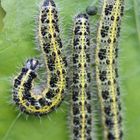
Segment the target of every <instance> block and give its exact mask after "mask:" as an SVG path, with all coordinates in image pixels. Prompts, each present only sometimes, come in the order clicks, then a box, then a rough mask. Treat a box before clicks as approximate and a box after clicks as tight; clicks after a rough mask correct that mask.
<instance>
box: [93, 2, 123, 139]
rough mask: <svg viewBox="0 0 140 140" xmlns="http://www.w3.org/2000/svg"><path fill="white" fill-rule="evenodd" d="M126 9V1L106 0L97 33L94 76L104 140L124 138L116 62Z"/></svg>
mask: <svg viewBox="0 0 140 140" xmlns="http://www.w3.org/2000/svg"><path fill="white" fill-rule="evenodd" d="M123 10H124V0H103V8H102V15H101V19H100V22H99V27H98V33H97V43H96V54H95V64H96V66H95V67H96V68H95V69H96V72H95V73H96V82H97V91H98V97H99V101H100V105H101V118H102V125H103V129H104V140H121V139H122V138H123V130H122V115H121V101H120V88H119V81H118V61H117V58H118V38H119V34H120V25H121V19H122V16H123Z"/></svg>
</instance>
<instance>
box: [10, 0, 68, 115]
mask: <svg viewBox="0 0 140 140" xmlns="http://www.w3.org/2000/svg"><path fill="white" fill-rule="evenodd" d="M38 42H39V46H40V49H41V52H42V54H43V58H44V63H45V67H46V73H47V74H46V75H45V76H46V79H47V84H46V85H45V84H44V85H43V86H42V85H40V88H39V89H38V87H34V85H33V81H34V79H35V78H36V77H37V73H36V72H37V69H38V68H39V66H40V65H39V61H38V60H36V59H29V60H28V61H27V62H26V64H25V66H24V68H23V69H22V71H21V73H20V74H19V75H18V76H17V77H16V78H15V80H14V88H13V100H14V102H15V103H16V104H17V105H18V106H19V108H20V110H21V111H22V112H25V113H28V114H35V115H44V114H47V113H49V112H51V111H52V110H54V109H55V108H56V107H58V106H59V105H60V103H61V102H62V100H63V97H64V89H65V86H66V68H65V66H66V61H65V60H64V58H63V57H62V51H61V49H62V42H61V39H60V35H59V27H58V12H57V9H56V6H55V3H54V1H53V0H44V1H43V3H42V5H41V8H40V14H39V18H38Z"/></svg>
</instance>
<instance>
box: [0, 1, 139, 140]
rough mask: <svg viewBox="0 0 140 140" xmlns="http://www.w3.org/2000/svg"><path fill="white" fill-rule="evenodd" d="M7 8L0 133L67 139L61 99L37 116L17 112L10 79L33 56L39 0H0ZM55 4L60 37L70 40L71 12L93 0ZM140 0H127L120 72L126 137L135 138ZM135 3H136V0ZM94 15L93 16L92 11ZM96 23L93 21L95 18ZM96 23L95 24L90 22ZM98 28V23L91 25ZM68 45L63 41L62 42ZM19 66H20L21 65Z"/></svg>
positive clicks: (1, 41) (7, 137) (0, 38)
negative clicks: (52, 109) (51, 109)
mask: <svg viewBox="0 0 140 140" xmlns="http://www.w3.org/2000/svg"><path fill="white" fill-rule="evenodd" d="M1 3H2V7H3V8H4V10H5V11H6V16H5V18H4V28H3V31H2V32H0V139H2V140H30V139H33V140H41V139H46V140H67V139H69V133H68V132H69V129H68V128H69V127H68V124H69V123H71V122H69V121H68V119H67V118H68V117H67V116H68V113H67V112H68V110H67V107H66V104H65V103H63V104H62V105H61V107H60V108H59V109H58V110H57V112H53V113H51V114H50V115H49V116H46V117H41V118H40V119H39V118H35V117H31V116H29V117H28V119H26V116H24V115H21V116H20V117H17V116H18V114H19V112H18V111H16V109H15V106H13V105H11V93H12V90H11V86H12V81H10V80H9V79H10V78H11V77H12V76H13V75H15V73H16V72H18V70H19V69H17V66H20V65H22V64H23V63H24V62H25V59H26V58H31V57H33V56H37V55H38V54H39V53H38V52H37V51H35V48H36V46H35V39H34V34H35V33H34V30H35V28H36V26H35V18H34V17H35V16H36V15H37V13H38V5H39V3H40V0H1ZM56 3H57V5H59V8H60V9H61V10H60V15H61V17H62V18H64V19H63V21H61V26H62V30H63V32H64V40H67V41H69V40H68V39H70V38H71V37H70V36H69V30H70V29H71V25H73V22H72V17H74V15H75V14H77V13H78V12H81V11H85V9H86V7H87V6H88V5H90V4H91V3H93V0H88V1H87V0H80V1H79V0H61V1H59V0H56ZM139 3H140V2H139V0H128V1H127V0H126V6H125V7H126V12H125V16H124V18H123V21H122V22H123V24H122V33H121V41H120V48H121V50H122V51H121V53H120V69H121V73H120V77H121V80H122V84H121V87H122V95H124V96H123V101H124V106H126V107H125V108H126V111H124V114H125V115H124V122H125V130H126V131H125V134H124V135H125V139H126V140H137V139H138V137H139V132H140V125H139V124H140V109H139V106H140V102H139V99H140V94H139V93H140V86H139V83H140V55H139V53H140V28H139V26H140V18H139V6H140V5H139ZM138 5H139V6H138ZM93 18H94V17H93ZM93 25H94V23H93ZM92 28H94V27H92ZM95 28H96V27H95ZM65 47H66V48H67V45H66V44H65ZM20 68H21V66H20ZM62 110H63V111H62Z"/></svg>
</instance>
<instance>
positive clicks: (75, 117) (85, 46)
mask: <svg viewBox="0 0 140 140" xmlns="http://www.w3.org/2000/svg"><path fill="white" fill-rule="evenodd" d="M89 47H90V28H89V19H88V16H87V15H86V14H78V15H77V16H76V18H75V23H74V30H73V48H72V49H73V54H72V55H73V70H72V71H73V76H72V78H73V80H72V81H73V82H72V84H73V86H72V97H71V102H72V103H71V131H72V139H73V140H92V128H93V126H92V119H93V118H92V108H91V91H90V89H89V86H90V80H91V77H90V51H89Z"/></svg>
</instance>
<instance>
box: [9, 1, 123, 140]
mask: <svg viewBox="0 0 140 140" xmlns="http://www.w3.org/2000/svg"><path fill="white" fill-rule="evenodd" d="M123 10H124V0H103V3H102V13H101V16H100V20H99V26H98V30H97V35H96V48H95V55H94V60H95V66H94V72H95V79H96V81H95V82H94V83H95V85H96V88H97V90H96V93H97V95H98V100H99V105H100V110H101V112H100V114H101V115H100V116H101V120H102V127H103V139H104V140H122V138H123V131H122V116H121V102H120V87H119V80H118V60H117V58H118V38H119V35H120V25H121V19H122V16H123ZM93 14H95V9H94V10H93V9H92V8H91V9H90V10H88V12H87V13H80V14H78V15H77V16H76V17H75V18H74V28H73V37H72V45H71V46H72V48H71V49H72V50H73V51H72V75H71V77H72V78H70V77H69V79H71V81H72V85H71V86H69V87H71V88H70V95H71V99H70V100H71V101H70V103H71V109H70V119H71V120H70V122H71V123H70V128H71V134H72V136H71V139H72V140H93V139H95V138H94V137H93V128H94V124H93V120H94V114H93V108H92V104H93V105H94V101H93V100H92V97H93V94H95V92H93V91H92V90H91V89H92V88H90V87H92V84H91V79H92V77H91V75H92V72H91V63H92V62H91V52H90V50H91V49H93V48H92V47H93V45H92V44H91V43H90V40H91V39H90V23H89V18H90V17H89V15H93ZM37 38H38V44H39V47H40V50H41V53H42V56H43V59H44V60H43V62H44V64H45V68H46V73H47V74H46V75H45V77H46V79H47V80H46V81H47V82H46V84H43V85H40V87H39V88H38V87H36V86H34V84H33V83H34V80H35V79H36V78H37V77H38V75H37V71H38V69H39V68H40V60H38V59H29V60H27V62H26V64H25V66H24V67H23V68H22V70H21V73H20V74H19V75H18V76H17V77H16V78H15V80H14V88H13V94H12V95H13V100H14V102H15V103H16V105H17V106H18V107H19V108H20V110H21V111H22V112H25V113H27V114H34V115H36V116H41V115H45V114H48V113H49V112H51V111H53V110H55V109H56V108H57V107H58V106H59V105H60V104H61V102H62V101H63V98H64V95H65V94H64V92H65V89H66V88H67V84H68V82H67V77H68V76H67V75H68V73H67V71H66V67H67V65H68V64H67V61H66V59H65V57H64V52H63V50H62V46H63V44H62V41H61V38H60V30H59V21H58V11H57V8H56V5H55V3H54V1H53V0H43V2H42V5H41V8H40V13H39V17H38V27H37ZM92 60H93V59H92ZM95 85H94V86H95Z"/></svg>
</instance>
